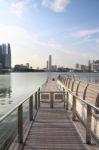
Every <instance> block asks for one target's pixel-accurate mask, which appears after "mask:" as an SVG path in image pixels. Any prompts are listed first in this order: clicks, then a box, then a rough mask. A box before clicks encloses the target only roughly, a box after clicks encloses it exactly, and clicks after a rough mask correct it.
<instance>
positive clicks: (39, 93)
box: [38, 88, 40, 108]
mask: <svg viewBox="0 0 99 150" xmlns="http://www.w3.org/2000/svg"><path fill="white" fill-rule="evenodd" d="M39 107H40V88H39V89H38V108H39Z"/></svg>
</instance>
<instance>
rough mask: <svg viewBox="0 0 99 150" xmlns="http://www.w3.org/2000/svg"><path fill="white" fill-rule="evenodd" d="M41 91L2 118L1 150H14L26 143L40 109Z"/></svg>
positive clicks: (0, 132) (0, 126) (0, 129)
mask: <svg viewBox="0 0 99 150" xmlns="http://www.w3.org/2000/svg"><path fill="white" fill-rule="evenodd" d="M39 90H40V89H39ZM39 90H38V92H35V93H34V94H32V95H30V97H28V98H27V99H25V100H23V101H22V102H20V103H19V104H18V105H17V106H15V107H14V108H13V109H11V110H10V111H9V112H8V113H7V114H6V115H4V116H3V117H1V118H0V150H7V149H8V148H9V147H10V150H13V149H14V147H15V146H16V147H18V146H20V145H22V144H23V143H24V141H25V139H26V136H27V134H28V132H29V129H30V127H31V125H32V123H33V120H35V116H36V113H37V111H38V109H39V94H38V93H39Z"/></svg>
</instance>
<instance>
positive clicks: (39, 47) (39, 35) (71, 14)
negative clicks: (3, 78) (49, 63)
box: [0, 0, 99, 68]
mask: <svg viewBox="0 0 99 150" xmlns="http://www.w3.org/2000/svg"><path fill="white" fill-rule="evenodd" d="M98 8H99V1H98V0H94V1H93V0H90V1H89V0H75V1H74V0H61V1H60V0H8V1H6V0H0V18H1V19H0V43H10V44H11V49H12V66H14V65H15V64H25V63H26V62H29V63H30V64H31V65H32V67H33V68H37V67H38V66H39V67H40V68H43V67H45V62H46V60H47V57H48V55H49V54H51V55H52V56H53V64H57V66H64V67H72V68H75V64H76V63H77V62H79V63H80V64H87V61H88V60H89V59H91V60H97V59H99V58H98V57H99V19H98V18H99V9H98Z"/></svg>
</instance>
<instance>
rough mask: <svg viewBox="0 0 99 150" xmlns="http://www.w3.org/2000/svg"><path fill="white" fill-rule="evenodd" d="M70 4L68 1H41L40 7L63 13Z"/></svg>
mask: <svg viewBox="0 0 99 150" xmlns="http://www.w3.org/2000/svg"><path fill="white" fill-rule="evenodd" d="M69 4H70V0H42V5H43V6H44V7H47V8H49V9H51V10H53V11H54V12H63V11H64V10H65V8H66V7H67V6H68V5H69Z"/></svg>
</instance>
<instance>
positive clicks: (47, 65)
mask: <svg viewBox="0 0 99 150" xmlns="http://www.w3.org/2000/svg"><path fill="white" fill-rule="evenodd" d="M46 70H48V60H47V62H46Z"/></svg>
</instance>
